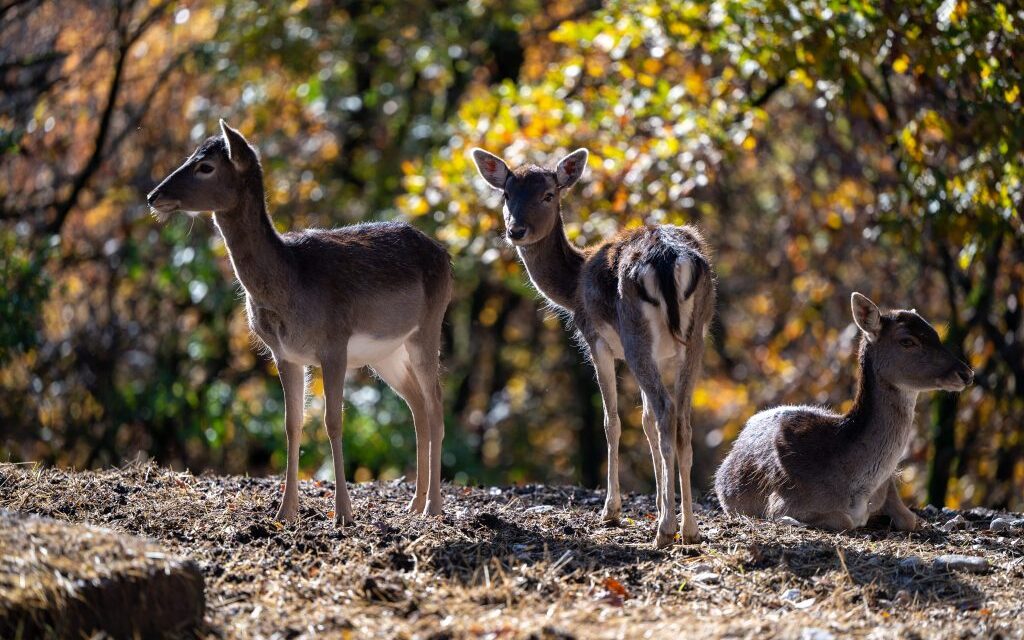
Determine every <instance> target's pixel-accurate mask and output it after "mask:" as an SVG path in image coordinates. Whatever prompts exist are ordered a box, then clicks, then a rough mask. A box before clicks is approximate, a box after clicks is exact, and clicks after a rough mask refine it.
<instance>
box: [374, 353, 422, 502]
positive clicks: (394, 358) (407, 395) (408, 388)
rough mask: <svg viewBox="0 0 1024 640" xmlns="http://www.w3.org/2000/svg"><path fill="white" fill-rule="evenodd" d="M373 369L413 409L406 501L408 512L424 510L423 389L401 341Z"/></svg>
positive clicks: (410, 409)
mask: <svg viewBox="0 0 1024 640" xmlns="http://www.w3.org/2000/svg"><path fill="white" fill-rule="evenodd" d="M373 370H374V371H375V372H377V375H378V376H380V379H381V380H383V381H384V382H385V383H387V385H388V386H389V387H391V388H392V389H394V390H395V393H397V394H398V395H399V396H400V397H401V398H402V399H403V400H405V404H407V405H408V406H409V411H411V412H412V420H413V427H414V429H415V430H416V489H415V492H414V493H413V497H412V499H411V500H410V501H409V513H423V509H424V508H425V507H426V504H427V489H428V487H429V469H430V466H429V455H430V424H429V420H428V417H427V411H426V403H425V400H424V397H423V391H422V389H421V388H420V385H419V383H418V382H417V380H416V376H415V374H414V372H413V369H412V362H411V360H410V358H409V351H408V349H407V346H405V345H403V346H402V347H400V348H399V349H398V350H397V351H395V353H393V354H392V355H391V356H390V357H388V358H387V359H386V360H384V361H383V362H380V363H377V364H374V365H373Z"/></svg>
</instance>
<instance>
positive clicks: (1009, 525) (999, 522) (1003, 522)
mask: <svg viewBox="0 0 1024 640" xmlns="http://www.w3.org/2000/svg"><path fill="white" fill-rule="evenodd" d="M1021 527H1024V518H1007V517H1006V516H1001V517H998V518H993V519H992V522H990V523H989V525H988V528H989V529H991V530H992V531H1009V530H1011V529H1020V528H1021Z"/></svg>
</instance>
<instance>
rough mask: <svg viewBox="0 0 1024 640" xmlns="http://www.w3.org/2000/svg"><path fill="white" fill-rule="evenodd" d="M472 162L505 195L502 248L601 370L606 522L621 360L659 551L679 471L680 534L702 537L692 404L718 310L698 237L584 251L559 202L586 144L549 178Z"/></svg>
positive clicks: (644, 238)
mask: <svg viewBox="0 0 1024 640" xmlns="http://www.w3.org/2000/svg"><path fill="white" fill-rule="evenodd" d="M472 153H473V160H474V161H475V163H476V167H477V170H478V171H479V172H480V175H481V176H482V177H483V179H484V180H485V181H486V182H487V183H488V184H489V185H491V186H492V187H494V188H495V189H498V190H500V191H501V192H502V195H503V205H504V207H503V213H504V218H505V228H506V233H507V236H508V239H509V241H510V242H511V243H512V244H513V245H514V246H515V247H516V250H517V251H518V253H519V257H520V258H521V259H522V261H523V264H524V265H525V266H526V270H527V272H528V273H529V275H530V280H531V281H532V282H533V284H534V286H535V287H536V288H537V289H538V290H539V291H540V292H541V293H542V294H543V295H544V297H545V298H547V299H548V300H549V301H550V302H551V304H553V305H555V306H557V307H560V308H561V309H564V310H565V311H566V312H568V314H569V315H570V316H571V318H572V322H573V324H574V325H575V327H576V329H577V331H578V332H579V334H580V335H581V336H582V338H583V341H584V342H585V343H586V345H587V347H588V349H589V352H590V359H591V361H592V362H593V364H594V369H595V370H596V371H597V382H598V386H599V387H600V389H601V398H602V400H603V402H604V428H605V434H606V435H607V438H608V494H607V499H606V500H605V504H604V510H603V511H602V512H601V517H602V519H603V520H604V521H606V522H616V521H618V519H619V516H620V513H621V511H622V497H621V495H620V492H619V435H620V433H621V427H620V425H619V416H618V408H617V402H618V401H617V397H616V379H615V361H616V360H625V361H626V364H627V365H628V366H629V368H630V370H632V372H633V375H635V376H636V379H637V381H638V382H639V384H640V389H641V391H642V397H643V426H644V433H645V434H646V435H647V441H648V442H649V443H650V446H651V456H652V458H653V459H654V476H655V482H656V494H657V504H658V532H657V535H656V537H655V540H654V544H655V546H656V547H658V548H661V547H665V546H667V545H669V544H671V543H672V541H673V540H674V539H675V534H676V531H677V528H678V522H677V520H676V512H675V504H674V503H675V465H676V462H677V461H678V463H679V480H680V484H681V494H682V499H681V502H682V519H683V523H682V524H683V526H682V529H683V533H682V538H683V541H684V542H686V543H694V542H697V541H699V540H700V535H699V533H698V531H697V521H696V519H695V518H694V516H693V507H692V498H691V494H690V468H691V466H692V464H693V449H692V446H691V442H690V440H691V433H692V430H691V427H690V398H691V395H692V391H693V385H694V383H695V382H696V380H697V376H698V375H699V371H700V364H701V357H702V354H703V351H704V333H705V330H706V329H707V325H708V321H709V320H710V318H711V315H712V312H713V309H714V304H715V283H714V276H713V274H712V271H711V265H710V262H709V259H708V248H707V245H706V244H705V242H704V240H703V238H701V236H700V234H699V233H698V232H697V230H696V229H694V228H692V227H676V226H670V225H660V226H648V227H643V228H640V229H636V230H633V231H623V232H622V233H620V234H619V235H618V236H616V237H615V238H613V239H611V240H609V241H607V242H604V243H602V244H600V245H598V246H596V247H592V248H589V249H585V250H580V249H577V248H576V247H575V246H573V245H572V244H571V243H570V242H569V240H568V238H566V235H565V227H564V224H563V221H562V209H561V196H562V195H563V194H564V193H565V192H566V191H567V190H568V189H569V188H571V187H572V186H573V185H574V184H575V183H576V181H577V180H579V178H580V176H581V175H582V174H583V170H584V169H585V168H586V165H587V157H588V153H587V150H586V149H578V150H576V151H574V152H572V153H570V154H569V155H567V156H566V157H564V158H562V159H561V160H560V161H559V162H558V164H557V166H556V168H555V170H554V171H552V170H548V169H542V168H540V167H536V166H524V167H520V168H519V169H517V170H515V171H510V170H509V168H508V165H507V164H505V162H504V161H503V160H502V159H501V158H498V157H497V156H495V155H492V154H490V153H488V152H486V151H484V150H482V149H474V150H473V152H472Z"/></svg>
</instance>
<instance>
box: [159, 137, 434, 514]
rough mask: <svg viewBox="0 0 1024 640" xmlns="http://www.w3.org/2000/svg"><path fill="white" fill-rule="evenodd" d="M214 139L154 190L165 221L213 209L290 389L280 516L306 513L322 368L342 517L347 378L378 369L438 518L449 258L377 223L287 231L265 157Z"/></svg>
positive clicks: (398, 228)
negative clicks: (304, 440)
mask: <svg viewBox="0 0 1024 640" xmlns="http://www.w3.org/2000/svg"><path fill="white" fill-rule="evenodd" d="M220 125H221V135H217V136H212V137H210V138H208V139H207V140H206V141H205V142H203V143H202V144H201V145H199V148H198V149H196V151H195V152H194V153H193V154H192V155H191V156H190V157H189V158H188V159H187V160H186V161H185V163H184V164H183V165H181V166H180V167H178V168H177V169H176V170H175V171H174V172H173V173H171V175H169V176H167V178H165V179H164V181H163V182H161V183H160V185H159V186H158V187H157V188H156V189H154V190H153V191H152V193H150V194H149V198H148V201H149V205H150V206H151V207H152V208H153V210H154V212H155V213H156V215H157V217H158V218H163V217H165V216H167V215H168V214H170V213H171V212H172V211H175V210H185V211H212V212H213V221H214V224H215V225H216V226H217V229H218V230H219V231H220V232H221V235H223V236H224V242H225V244H226V245H227V249H228V255H229V257H230V259H231V265H232V267H234V270H235V275H236V276H237V277H238V281H239V282H240V283H241V284H242V288H243V289H245V309H246V312H247V313H248V317H249V327H250V329H252V331H253V333H255V334H256V335H257V336H258V337H259V338H260V340H262V341H263V343H264V344H265V345H266V346H267V347H268V348H269V349H270V353H271V354H272V355H273V357H274V362H276V363H277V369H278V372H279V374H280V377H281V386H283V387H284V399H285V426H286V431H287V435H288V470H287V475H286V476H285V490H284V497H283V499H282V501H281V507H280V509H279V510H278V513H277V517H278V519H280V520H292V519H294V518H295V516H296V513H297V511H298V504H299V495H298V470H299V441H300V438H301V436H302V417H303V408H304V406H305V368H306V367H308V366H320V367H321V368H322V370H323V379H324V400H325V402H324V405H325V407H326V408H325V414H324V424H325V426H326V427H327V435H328V437H329V438H330V441H331V451H332V453H333V457H334V474H335V477H336V478H337V489H336V491H335V495H334V500H335V514H336V515H335V519H336V522H337V523H338V524H339V525H343V524H346V523H348V522H351V521H352V520H353V514H352V505H351V501H350V500H349V495H348V488H347V487H346V485H345V463H344V458H343V456H342V444H341V433H342V400H343V393H344V386H345V372H346V370H348V369H353V368H356V367H363V366H366V365H369V366H371V367H373V370H374V371H375V372H376V373H377V375H379V376H380V377H381V379H382V380H384V382H386V383H388V384H389V385H390V386H391V388H393V389H394V390H395V391H396V392H397V393H398V394H399V395H400V396H401V397H402V398H403V399H405V401H406V402H407V403H408V405H409V408H410V409H411V411H412V415H413V421H414V422H415V428H416V493H415V495H414V497H413V499H412V501H411V502H410V504H409V510H410V511H413V512H416V513H428V514H439V513H441V477H440V474H441V440H442V439H443V437H444V412H443V409H442V406H441V383H440V380H439V362H438V357H439V355H438V352H439V348H440V341H441V322H442V321H443V319H444V313H445V309H446V308H447V307H448V301H449V300H450V299H451V292H452V274H451V265H450V261H449V258H448V252H447V251H445V249H444V248H443V247H442V246H441V245H440V244H438V243H437V242H435V241H434V240H431V239H430V238H428V237H427V236H426V235H424V234H423V233H421V232H420V231H417V230H416V229H414V228H412V227H411V226H409V225H407V224H402V223H394V222H379V223H367V224H359V225H355V226H351V227H343V228H340V229H306V230H305V231H292V232H289V233H284V234H280V233H278V232H277V230H276V229H275V228H274V225H273V224H272V223H271V221H270V216H269V215H268V214H267V208H266V202H265V200H264V195H263V170H262V168H261V167H260V161H259V156H258V155H257V153H256V150H255V149H253V148H252V147H250V146H249V143H247V142H246V140H245V138H243V137H242V134H240V133H238V132H237V131H235V130H234V129H232V128H231V127H229V126H227V125H226V124H225V123H224V121H223V120H221V123H220Z"/></svg>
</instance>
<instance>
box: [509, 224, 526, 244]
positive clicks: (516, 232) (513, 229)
mask: <svg viewBox="0 0 1024 640" xmlns="http://www.w3.org/2000/svg"><path fill="white" fill-rule="evenodd" d="M508 237H509V238H512V239H513V240H522V239H523V238H525V237H526V225H525V224H514V225H512V226H510V227H509V228H508Z"/></svg>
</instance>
